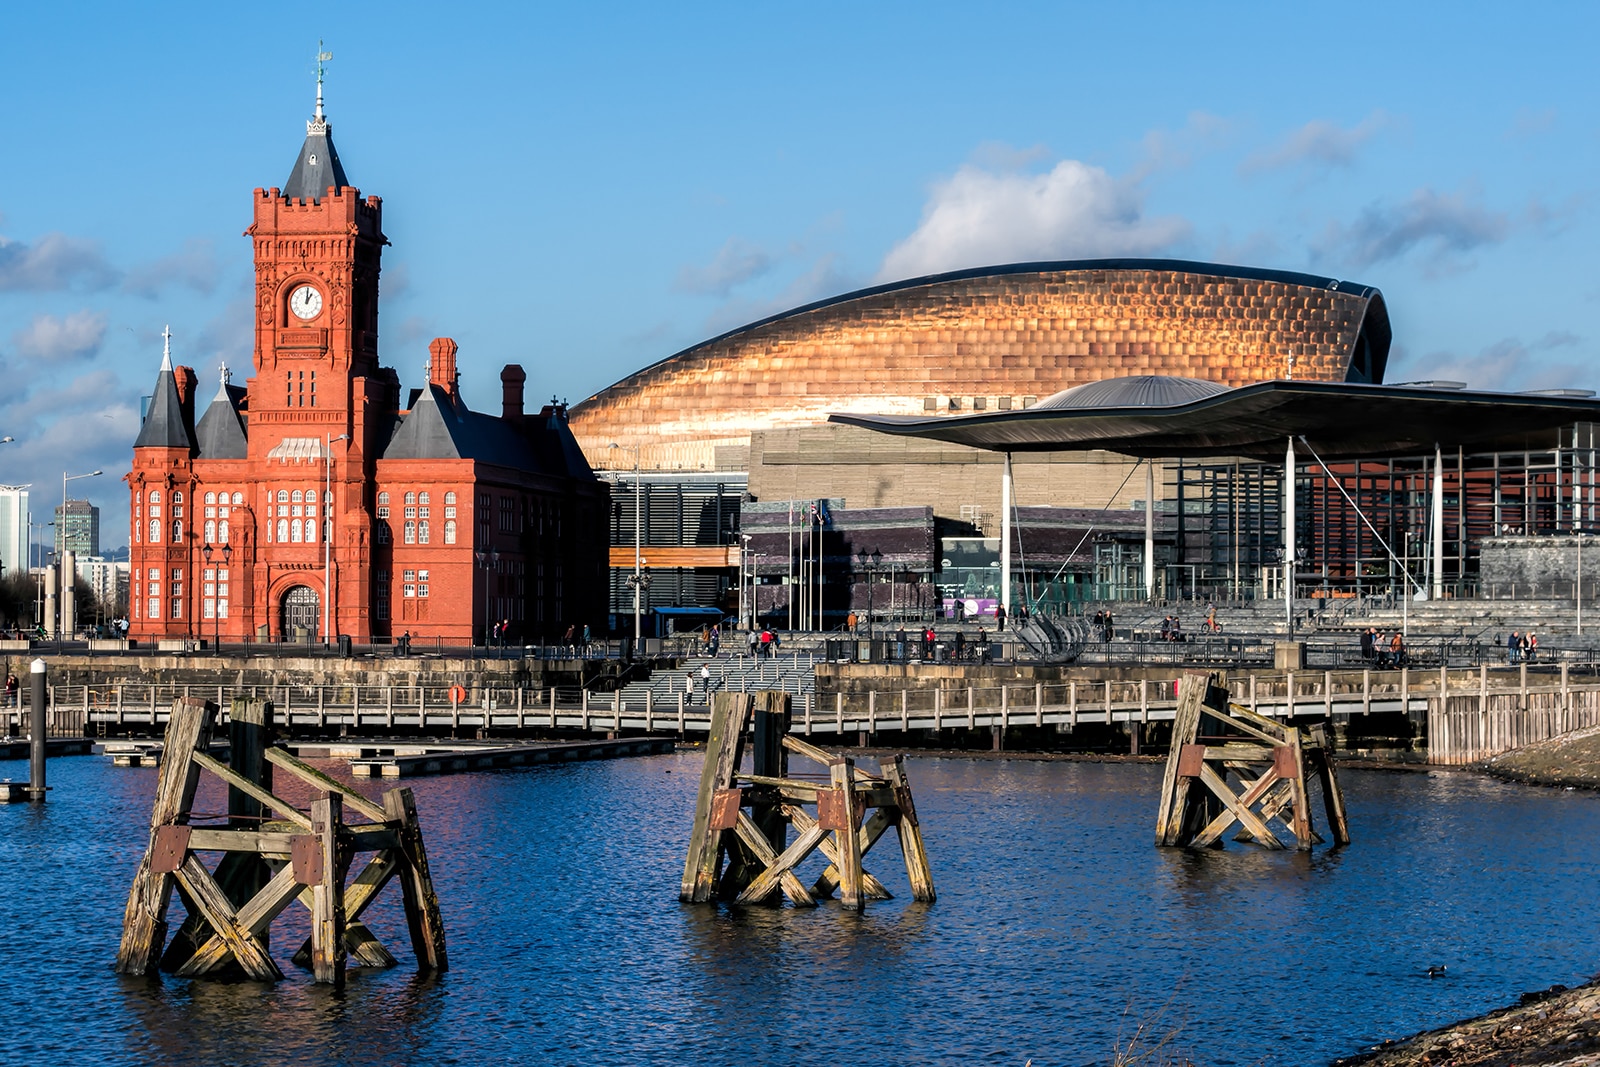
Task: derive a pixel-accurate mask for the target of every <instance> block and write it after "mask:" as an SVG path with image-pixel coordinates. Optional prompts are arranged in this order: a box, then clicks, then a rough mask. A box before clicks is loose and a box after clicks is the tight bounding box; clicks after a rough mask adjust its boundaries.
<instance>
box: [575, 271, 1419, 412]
mask: <svg viewBox="0 0 1600 1067" xmlns="http://www.w3.org/2000/svg"><path fill="white" fill-rule="evenodd" d="M1096 270H1147V271H1176V272H1180V273H1185V274H1203V275H1211V276H1215V277H1218V278H1240V279H1246V280H1250V281H1269V282H1281V283H1283V284H1284V285H1302V286H1306V287H1307V288H1312V289H1327V290H1329V291H1330V292H1338V293H1345V294H1347V295H1354V296H1356V297H1359V298H1365V299H1368V300H1371V301H1372V304H1373V307H1372V309H1371V310H1370V311H1369V313H1368V317H1369V319H1371V320H1372V321H1371V323H1370V326H1363V329H1362V332H1363V333H1367V332H1369V330H1370V333H1371V334H1372V335H1373V345H1374V348H1376V349H1379V351H1375V352H1373V353H1372V355H1371V359H1372V364H1373V368H1374V370H1375V373H1374V374H1373V378H1374V379H1375V380H1382V378H1383V369H1384V365H1385V364H1386V363H1387V361H1388V355H1389V341H1390V329H1389V314H1388V309H1387V307H1386V306H1385V304H1384V301H1383V293H1381V292H1380V291H1379V290H1378V289H1377V288H1376V287H1375V286H1371V285H1362V284H1361V283H1360V282H1351V281H1343V280H1340V279H1338V278H1330V277H1328V276H1327V275H1325V274H1301V273H1299V272H1298V271H1290V270H1269V269H1266V268H1263V267H1236V266H1231V265H1228V264H1225V263H1202V262H1200V261H1198V260H1191V259H1138V258H1135V259H1052V260H1040V261H1036V262H1032V263H1002V264H999V265H996V266H989V267H968V268H966V269H964V270H952V271H945V272H944V273H942V274H924V275H922V276H920V277H917V278H906V279H904V280H903V281H898V282H887V283H885V284H883V285H873V286H868V287H867V288H865V289H856V290H853V291H852V292H848V293H841V294H840V295H838V296H830V297H828V298H827V299H824V300H817V301H813V302H812V303H810V304H801V305H800V306H799V307H794V308H790V309H788V310H787V311H780V312H778V313H777V314H775V315H768V316H767V317H766V318H763V319H756V320H755V321H754V322H747V323H745V324H744V325H743V326H737V327H735V328H733V329H731V330H728V331H726V332H724V333H719V334H717V335H716V336H715V337H711V338H708V339H706V340H704V341H697V342H695V343H694V344H693V345H690V346H689V347H688V348H685V349H682V350H680V351H678V352H674V353H673V354H672V355H670V356H667V357H665V358H664V359H659V360H657V361H656V362H654V363H651V364H649V365H647V366H645V367H642V368H641V369H639V370H637V371H635V372H634V373H632V374H630V375H628V377H627V378H624V379H622V381H621V382H618V383H616V384H617V385H620V384H622V382H626V381H628V380H630V379H633V378H638V377H640V376H643V375H646V374H648V373H649V372H650V371H652V370H655V369H657V368H659V367H663V366H665V365H667V364H669V363H672V362H675V361H677V360H681V359H683V358H684V357H686V356H691V355H693V354H694V353H696V352H699V351H701V350H703V349H709V348H712V347H714V346H715V345H717V344H718V343H720V342H722V341H726V340H728V339H730V338H733V337H737V336H739V335H740V334H743V333H750V332H752V331H755V330H759V329H760V328H761V327H763V326H767V325H770V324H772V323H774V322H782V321H783V320H784V319H791V318H796V317H798V316H800V315H806V314H809V313H811V312H813V311H821V310H823V309H824V308H830V307H835V306H837V305H839V304H848V303H850V302H851V301H853V300H860V299H863V298H865V297H872V296H879V295H882V294H885V293H894V292H900V291H904V290H907V289H916V288H920V287H921V286H924V285H937V284H939V283H941V282H958V281H966V280H968V279H972V278H987V277H1005V276H1007V275H1013V274H1041V273H1045V272H1053V271H1096ZM615 387H616V386H615V385H613V386H612V388H615ZM604 391H605V390H601V392H604ZM599 395H600V393H596V394H594V396H591V397H588V398H587V399H585V400H584V401H583V402H582V403H583V404H587V403H589V402H590V401H592V400H594V399H595V397H598V396H599ZM579 406H582V405H581V404H580V405H579Z"/></svg>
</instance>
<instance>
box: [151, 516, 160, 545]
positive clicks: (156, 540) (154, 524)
mask: <svg viewBox="0 0 1600 1067" xmlns="http://www.w3.org/2000/svg"><path fill="white" fill-rule="evenodd" d="M150 543H151V544H152V545H155V544H160V543H161V520H160V519H151V520H150Z"/></svg>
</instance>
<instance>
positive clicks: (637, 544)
mask: <svg viewBox="0 0 1600 1067" xmlns="http://www.w3.org/2000/svg"><path fill="white" fill-rule="evenodd" d="M606 447H607V448H622V449H627V450H628V451H630V452H632V453H633V576H632V577H630V578H629V579H628V584H629V585H631V586H633V648H634V651H635V652H637V651H638V650H639V638H640V635H641V630H640V622H639V609H640V606H641V596H642V594H643V591H644V588H645V586H646V584H647V583H646V582H645V580H644V569H643V565H642V560H643V556H642V555H641V551H642V549H643V546H644V542H643V540H642V532H641V531H640V529H639V523H640V522H641V515H642V514H643V512H642V505H643V498H642V492H641V490H642V489H643V486H642V485H641V484H640V466H639V446H638V445H620V444H618V443H617V442H615V441H613V442H611V444H609V445H607V446H606Z"/></svg>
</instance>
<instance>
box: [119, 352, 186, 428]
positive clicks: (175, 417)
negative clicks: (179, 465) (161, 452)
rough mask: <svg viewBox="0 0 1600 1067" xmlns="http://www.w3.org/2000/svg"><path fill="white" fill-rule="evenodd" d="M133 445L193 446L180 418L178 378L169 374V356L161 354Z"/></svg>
mask: <svg viewBox="0 0 1600 1067" xmlns="http://www.w3.org/2000/svg"><path fill="white" fill-rule="evenodd" d="M133 447H134V448H187V449H193V448H194V440H193V439H192V438H191V437H190V436H189V427H188V425H187V424H186V423H185V422H184V420H183V404H182V402H181V401H180V400H179V399H178V382H177V379H175V378H174V377H173V376H172V358H171V356H170V355H169V354H163V355H162V357H161V373H160V374H158V375H156V391H155V393H154V394H153V395H152V396H151V397H150V410H149V412H148V413H146V415H145V417H144V425H143V426H141V427H139V436H138V437H137V438H136V439H135V440H134V442H133Z"/></svg>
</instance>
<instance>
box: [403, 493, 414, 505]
mask: <svg viewBox="0 0 1600 1067" xmlns="http://www.w3.org/2000/svg"><path fill="white" fill-rule="evenodd" d="M416 502H417V494H415V493H407V494H406V503H407V504H415V503H416Z"/></svg>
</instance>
